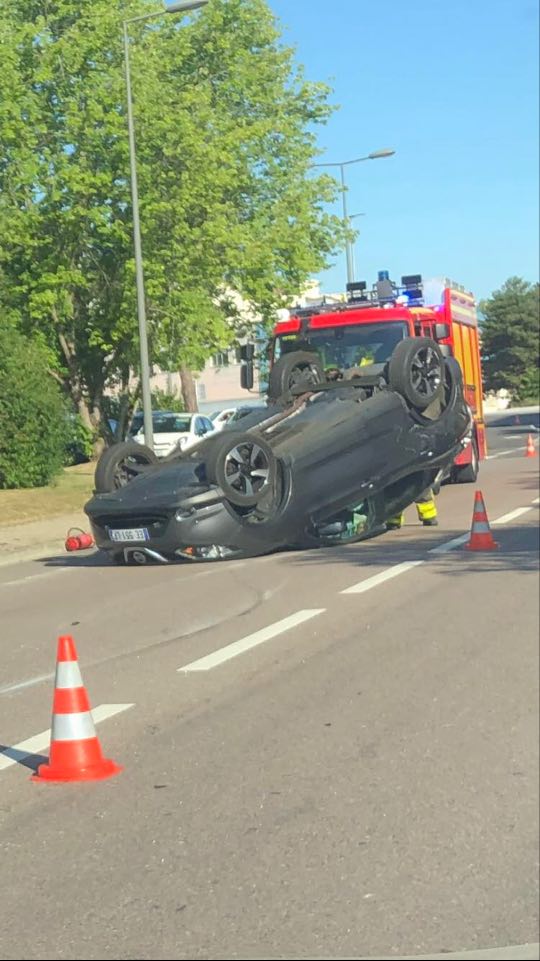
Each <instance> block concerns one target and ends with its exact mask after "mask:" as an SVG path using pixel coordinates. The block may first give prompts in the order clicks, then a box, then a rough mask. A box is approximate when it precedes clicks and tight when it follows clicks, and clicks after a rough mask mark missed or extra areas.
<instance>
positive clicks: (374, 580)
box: [340, 561, 425, 594]
mask: <svg viewBox="0 0 540 961" xmlns="http://www.w3.org/2000/svg"><path fill="white" fill-rule="evenodd" d="M420 564H425V561H404V563H403V564H395V565H394V566H393V567H387V568H386V570H384V571H380V573H379V574H374V575H373V577H367V578H365V580H363V581H359V582H358V584H353V585H352V587H347V588H345V590H344V591H340V594H363V593H364V592H365V591H370V590H371V588H372V587H377V586H378V585H379V584H383V583H384V581H389V580H390V579H391V578H392V577H399V575H400V574H404V573H405V572H406V571H410V570H411V568H413V567H419V566H420Z"/></svg>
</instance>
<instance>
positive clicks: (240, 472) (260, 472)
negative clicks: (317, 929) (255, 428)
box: [206, 430, 277, 507]
mask: <svg viewBox="0 0 540 961" xmlns="http://www.w3.org/2000/svg"><path fill="white" fill-rule="evenodd" d="M276 472H277V462H276V457H275V454H274V452H273V450H272V448H271V447H270V445H269V444H268V442H267V441H265V440H264V439H263V438H262V437H258V436H257V435H256V434H251V433H248V432H247V431H232V430H230V431H229V430H227V431H224V432H223V434H220V435H219V437H216V438H215V440H214V443H213V444H212V446H211V448H210V449H209V451H208V454H207V456H206V475H207V478H208V480H209V482H210V483H211V484H217V486H218V487H221V490H222V491H223V493H224V494H225V497H226V498H227V500H228V501H230V503H231V504H234V505H235V506H236V507H254V506H255V505H256V504H258V503H259V502H260V501H262V500H263V498H264V497H266V495H267V494H269V493H270V492H271V491H272V490H273V488H274V484H275V481H276Z"/></svg>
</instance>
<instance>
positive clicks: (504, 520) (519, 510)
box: [492, 507, 532, 524]
mask: <svg viewBox="0 0 540 961" xmlns="http://www.w3.org/2000/svg"><path fill="white" fill-rule="evenodd" d="M529 511H532V507H516V509H515V511H510V512H509V513H508V514H503V515H502V517H497V519H496V520H494V521H492V523H493V524H508V522H509V521H513V520H515V519H516V517H521V515H522V514H527V513H528V512H529Z"/></svg>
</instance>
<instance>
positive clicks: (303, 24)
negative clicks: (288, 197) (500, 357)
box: [268, 0, 539, 298]
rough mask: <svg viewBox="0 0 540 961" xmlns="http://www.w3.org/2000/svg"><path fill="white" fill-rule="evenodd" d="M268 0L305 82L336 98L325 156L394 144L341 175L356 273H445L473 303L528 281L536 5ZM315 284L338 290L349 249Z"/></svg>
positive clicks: (534, 222) (531, 272) (534, 169)
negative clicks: (389, 152) (519, 279)
mask: <svg viewBox="0 0 540 961" xmlns="http://www.w3.org/2000/svg"><path fill="white" fill-rule="evenodd" d="M268 2H269V5H270V7H271V8H272V10H273V11H274V12H275V14H276V15H277V17H278V18H279V20H280V22H281V24H282V26H283V27H284V37H285V39H286V41H287V42H291V43H293V44H294V45H295V46H296V48H297V59H298V60H299V61H300V62H301V63H303V64H304V66H305V68H306V74H307V76H308V77H309V78H310V79H312V80H325V81H327V82H329V83H330V85H331V86H332V87H333V89H334V94H333V96H332V101H333V102H334V103H336V104H338V105H340V109H339V110H338V111H337V112H336V113H335V114H334V115H333V117H332V119H331V120H330V122H329V124H328V126H327V127H325V128H321V130H320V133H319V140H320V146H321V149H322V150H323V155H322V156H321V158H320V159H321V160H329V161H339V162H341V161H344V160H349V159H352V158H355V157H360V156H363V155H365V154H367V153H369V152H370V151H373V150H378V149H380V148H383V147H393V148H394V149H395V150H396V154H395V156H393V157H390V158H388V159H384V160H373V161H366V162H365V163H359V164H356V165H354V166H352V167H349V168H348V169H347V182H348V185H349V192H348V201H349V211H350V213H361V212H362V213H365V215H366V216H364V217H361V218H359V219H358V220H356V221H355V225H356V226H357V227H358V228H359V229H360V234H359V237H358V239H357V241H356V244H355V260H356V265H357V270H356V275H357V279H367V280H368V281H369V282H370V283H371V282H372V281H374V280H375V279H376V273H377V271H378V270H381V269H386V270H389V271H390V274H391V276H392V277H393V278H394V279H396V280H399V278H400V277H401V275H402V274H411V273H421V274H423V276H424V277H434V276H440V275H445V276H449V277H451V278H452V279H454V280H456V281H457V282H458V283H462V284H464V285H465V286H466V287H467V288H468V289H469V290H472V291H473V293H474V294H475V295H476V296H477V297H478V298H481V297H486V296H489V294H490V293H491V292H492V291H493V290H495V289H496V288H498V287H500V286H501V284H502V283H503V282H504V281H505V280H506V279H507V278H508V277H509V276H511V275H514V274H518V275H520V276H523V277H525V278H526V279H527V280H530V281H536V280H537V279H538V261H539V251H538V233H539V224H538V162H539V157H538V115H539V105H538V8H537V3H536V2H534V0H407V2H404V0H332V2H330V0H268ZM337 172H338V171H337ZM335 209H336V212H337V213H340V211H341V204H340V203H338V205H336V208H335ZM321 280H322V284H323V289H324V290H325V291H327V292H330V291H335V290H343V289H344V285H345V281H346V274H345V255H344V254H340V255H338V257H337V258H336V263H335V266H334V267H332V268H331V269H330V270H328V271H326V272H325V273H324V274H322V275H321Z"/></svg>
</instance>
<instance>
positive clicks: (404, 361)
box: [388, 337, 444, 411]
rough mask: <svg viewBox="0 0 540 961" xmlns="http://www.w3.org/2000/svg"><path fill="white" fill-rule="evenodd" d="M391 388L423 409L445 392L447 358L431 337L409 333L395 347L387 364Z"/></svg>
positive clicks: (408, 401) (413, 405)
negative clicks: (414, 335) (412, 335)
mask: <svg viewBox="0 0 540 961" xmlns="http://www.w3.org/2000/svg"><path fill="white" fill-rule="evenodd" d="M388 382H389V384H390V387H391V388H392V390H395V391H397V393H398V394H401V395H402V397H404V398H405V400H406V401H407V403H409V404H410V405H411V407H415V408H416V410H419V411H423V410H426V408H427V407H429V405H430V404H431V403H433V401H435V400H437V399H438V398H441V397H442V395H443V392H444V358H443V355H442V353H441V349H440V347H439V345H438V344H437V343H436V342H435V341H434V340H431V338H430V337H407V338H406V339H405V340H401V341H400V342H399V344H397V346H396V347H395V349H394V352H393V354H392V356H391V358H390V362H389V365H388Z"/></svg>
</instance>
